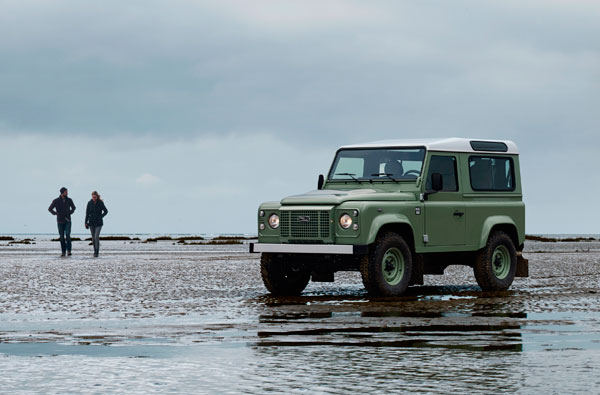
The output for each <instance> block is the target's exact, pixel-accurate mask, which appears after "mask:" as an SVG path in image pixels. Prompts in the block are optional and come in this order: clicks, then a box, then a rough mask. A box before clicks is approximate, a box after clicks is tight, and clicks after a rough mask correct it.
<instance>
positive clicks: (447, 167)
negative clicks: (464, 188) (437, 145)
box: [425, 155, 458, 192]
mask: <svg viewBox="0 0 600 395" xmlns="http://www.w3.org/2000/svg"><path fill="white" fill-rule="evenodd" d="M433 173H440V174H441V175H442V187H443V189H442V191H444V192H456V191H458V178H457V177H456V158H455V157H453V156H439V155H434V156H432V157H431V160H430V162H429V173H428V174H427V182H426V184H425V188H426V189H427V190H428V191H429V190H431V175H432V174H433Z"/></svg>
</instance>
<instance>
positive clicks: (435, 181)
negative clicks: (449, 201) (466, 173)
mask: <svg viewBox="0 0 600 395" xmlns="http://www.w3.org/2000/svg"><path fill="white" fill-rule="evenodd" d="M431 189H433V190H434V191H435V192H439V191H441V190H442V189H444V178H443V177H442V175H441V174H440V173H433V174H432V175H431Z"/></svg>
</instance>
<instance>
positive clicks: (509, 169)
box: [469, 156, 515, 191]
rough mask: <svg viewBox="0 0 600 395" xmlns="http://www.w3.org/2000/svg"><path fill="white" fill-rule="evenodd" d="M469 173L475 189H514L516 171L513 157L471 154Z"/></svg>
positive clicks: (472, 186)
mask: <svg viewBox="0 0 600 395" xmlns="http://www.w3.org/2000/svg"><path fill="white" fill-rule="evenodd" d="M469 175H470V177H471V188H473V190H474V191H514V190H515V171H514V166H513V160H512V158H506V157H497V156H471V157H470V158H469Z"/></svg>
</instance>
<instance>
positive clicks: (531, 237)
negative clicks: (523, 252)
mask: <svg viewBox="0 0 600 395" xmlns="http://www.w3.org/2000/svg"><path fill="white" fill-rule="evenodd" d="M525 240H531V241H540V242H542V243H558V242H571V243H573V242H582V241H584V242H585V241H598V239H595V238H593V237H564V238H556V237H544V236H534V235H525Z"/></svg>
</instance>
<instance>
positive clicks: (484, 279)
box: [473, 232, 517, 291]
mask: <svg viewBox="0 0 600 395" xmlns="http://www.w3.org/2000/svg"><path fill="white" fill-rule="evenodd" d="M516 270H517V250H516V249H515V244H514V243H513V241H512V239H511V238H510V237H509V236H508V235H507V234H506V233H504V232H494V233H492V234H491V235H490V237H489V238H488V242H487V244H486V246H485V247H484V248H483V249H481V250H479V251H478V252H477V255H476V257H475V265H474V267H473V272H474V274H475V279H476V280H477V284H479V286H480V287H481V289H482V290H484V291H504V290H506V289H508V288H509V287H510V285H511V284H512V282H513V280H514V279H515V272H516Z"/></svg>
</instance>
